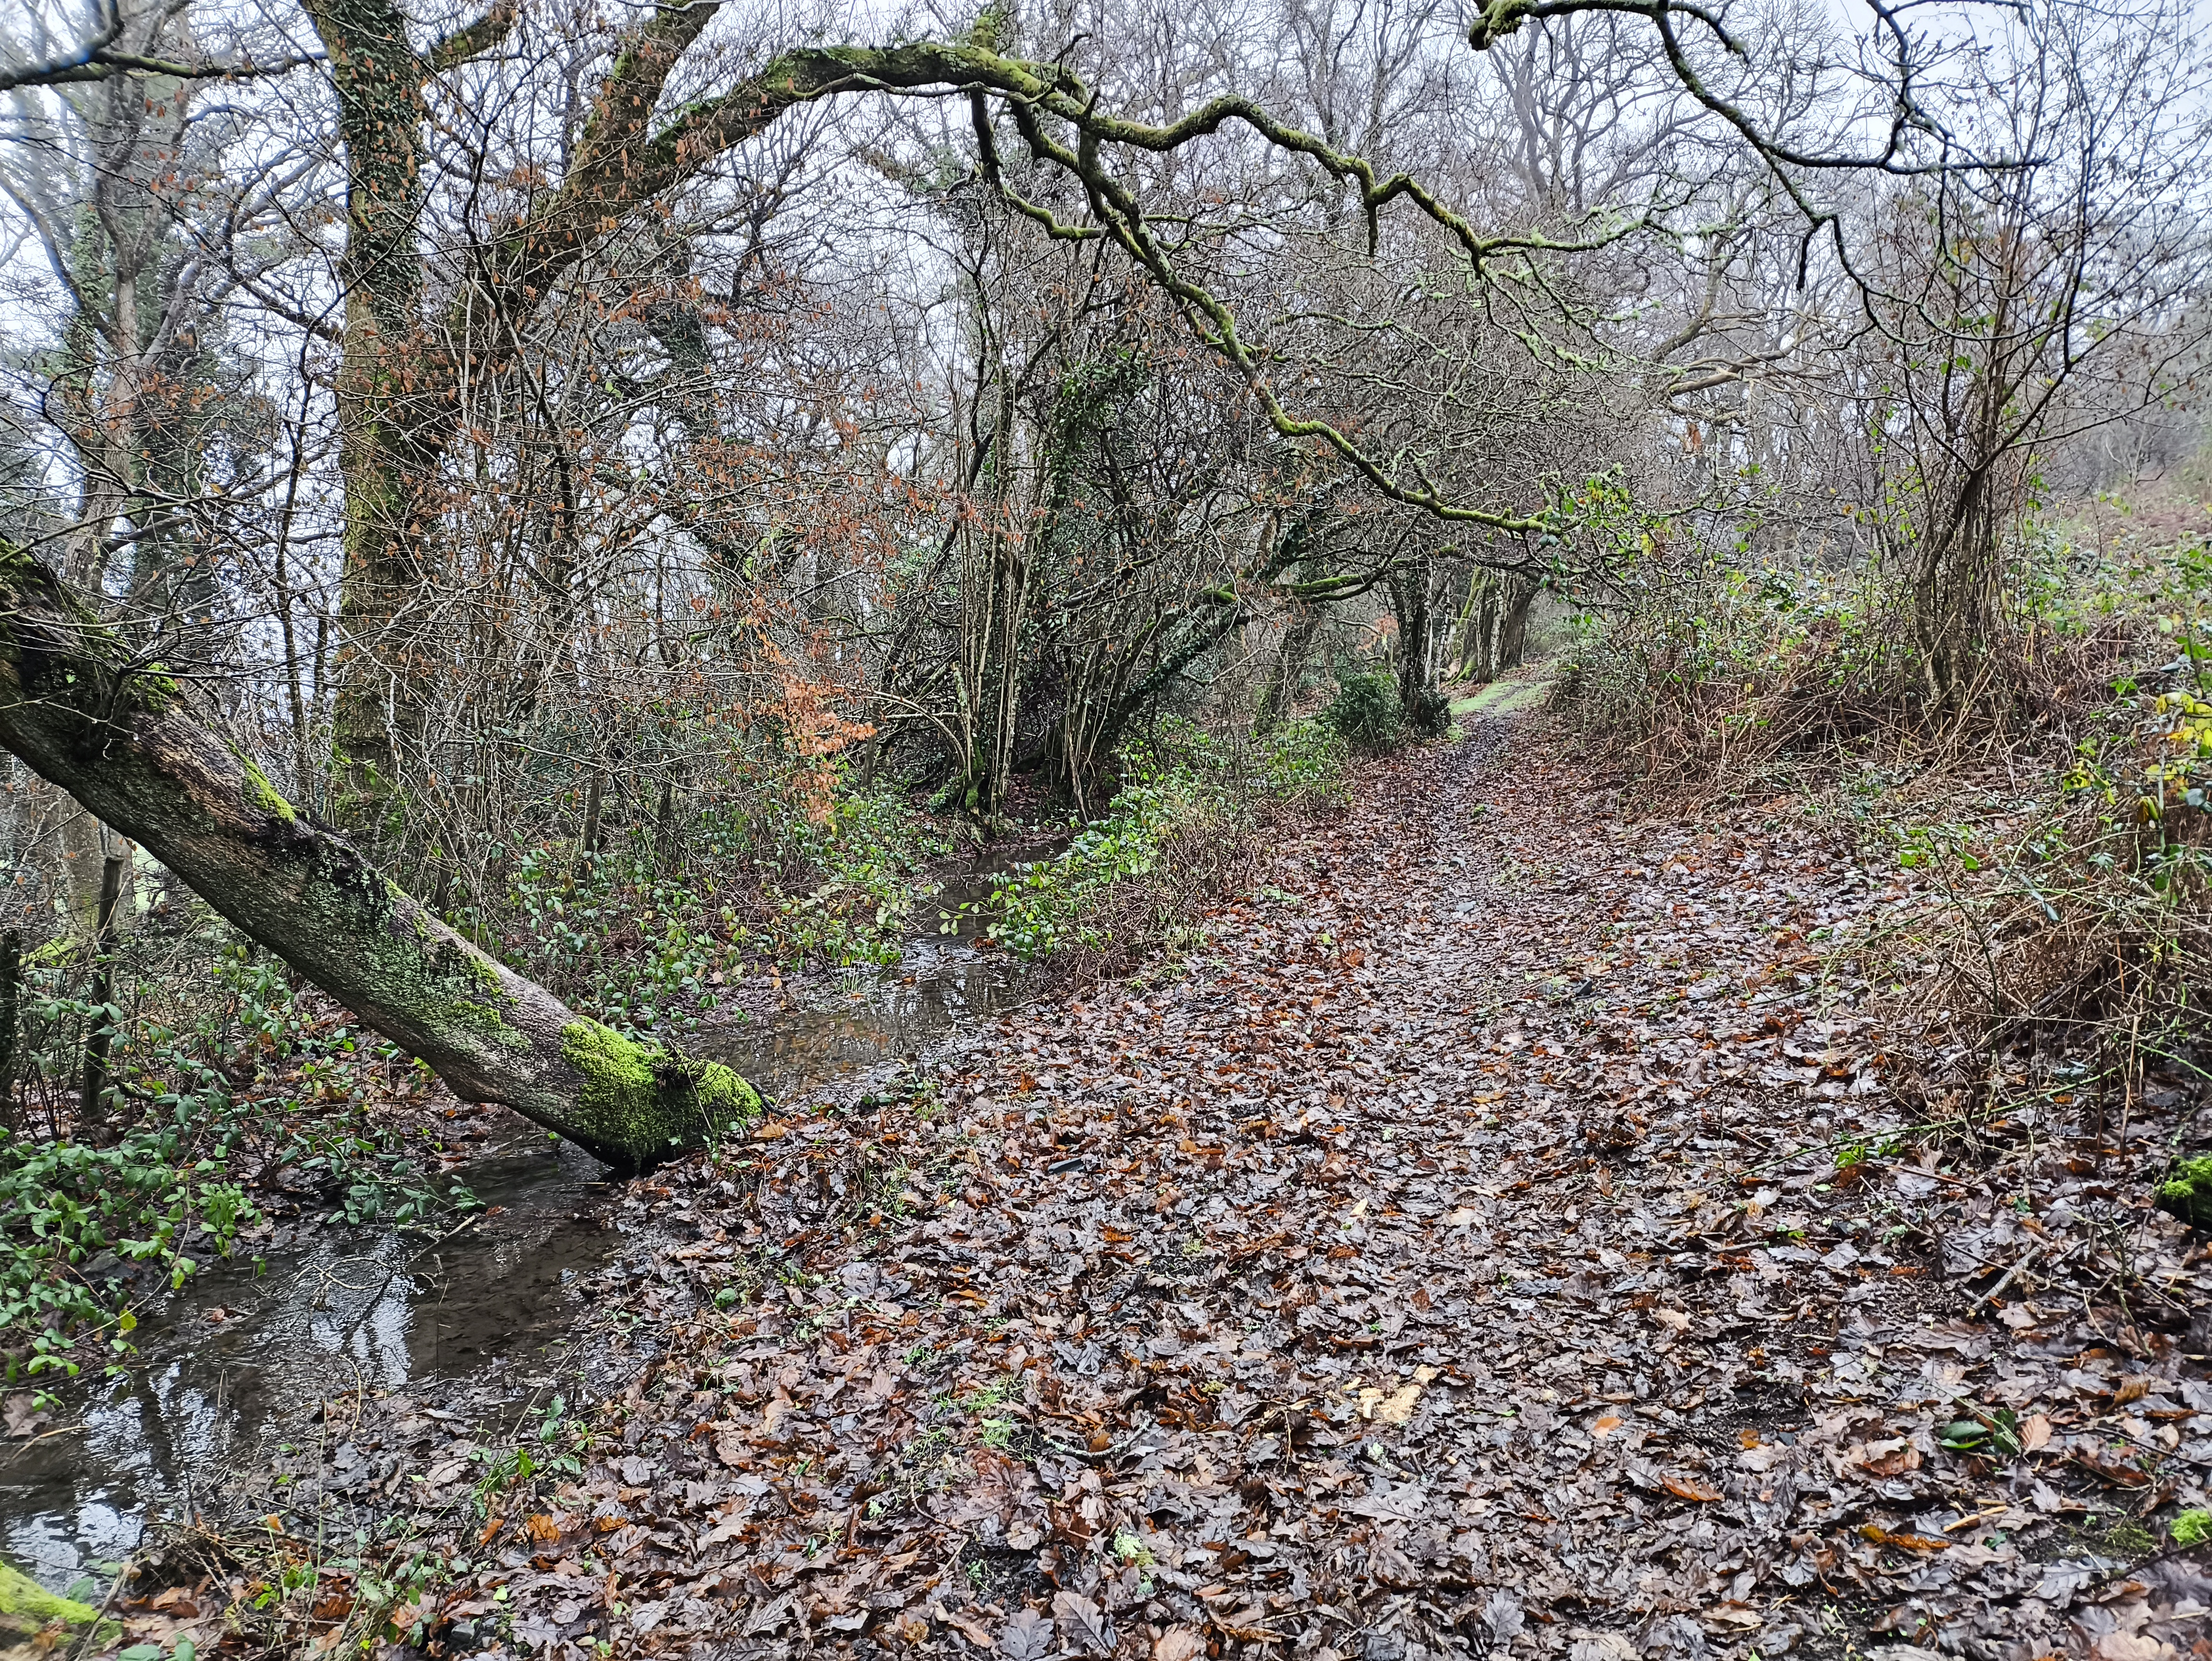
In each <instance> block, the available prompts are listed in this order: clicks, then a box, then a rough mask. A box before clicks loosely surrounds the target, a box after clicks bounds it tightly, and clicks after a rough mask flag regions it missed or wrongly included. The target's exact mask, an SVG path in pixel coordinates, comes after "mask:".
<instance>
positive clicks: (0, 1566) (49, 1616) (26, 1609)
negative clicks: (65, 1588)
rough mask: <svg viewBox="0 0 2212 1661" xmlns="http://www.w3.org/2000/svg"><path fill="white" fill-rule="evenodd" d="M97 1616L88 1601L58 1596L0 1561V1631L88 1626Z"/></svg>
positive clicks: (38, 1630) (34, 1630)
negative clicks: (57, 1626) (83, 1601)
mask: <svg viewBox="0 0 2212 1661" xmlns="http://www.w3.org/2000/svg"><path fill="white" fill-rule="evenodd" d="M99 1618H100V1611H99V1610H98V1609H94V1608H93V1606H92V1605H91V1604H89V1603H78V1602H77V1601H76V1599H75V1598H74V1597H57V1596H56V1595H55V1594H54V1593H52V1592H50V1591H47V1590H46V1588H45V1587H44V1586H42V1585H40V1584H39V1583H38V1582H37V1581H35V1580H33V1579H31V1577H30V1576H29V1575H27V1574H25V1573H23V1572H22V1571H21V1569H17V1568H13V1567H9V1565H8V1564H6V1563H0V1633H5V1632H14V1633H19V1634H31V1633H37V1632H44V1631H45V1630H46V1628H49V1627H52V1626H56V1625H59V1626H62V1627H88V1626H90V1625H91V1624H92V1623H93V1622H94V1621H97V1620H98V1619H99Z"/></svg>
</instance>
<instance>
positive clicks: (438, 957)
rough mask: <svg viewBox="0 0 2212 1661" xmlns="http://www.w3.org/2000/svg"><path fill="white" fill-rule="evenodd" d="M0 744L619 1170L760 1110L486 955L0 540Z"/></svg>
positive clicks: (454, 1066) (744, 1092) (478, 1080)
mask: <svg viewBox="0 0 2212 1661" xmlns="http://www.w3.org/2000/svg"><path fill="white" fill-rule="evenodd" d="M0 745H5V746H6V747H7V748H8V749H9V750H10V751H13V752H14V753H15V755H16V756H17V757H20V758H21V760H22V761H23V763H24V764H26V765H27V766H28V767H29V768H31V770H33V771H34V772H36V773H38V774H39V775H40V776H41V777H43V778H46V779H47V780H49V781H51V782H52V783H54V784H57V785H58V786H60V787H61V788H63V789H64V790H67V791H68V792H69V793H70V794H71V795H73V796H75V797H76V799H77V800H79V801H80V802H82V803H83V804H84V806H86V807H87V808H88V809H89V810H91V811H92V812H94V813H96V814H98V815H99V816H100V818H102V819H104V820H106V822H107V823H108V824H110V825H112V826H113V827H114V828H115V829H117V830H118V831H121V832H122V833H123V834H124V835H125V836H128V837H135V838H136V839H137V841H138V842H139V843H142V844H143V846H144V847H145V848H146V849H147V850H148V851H149V853H151V854H152V855H154V856H155V858H157V859H159V860H160V861H161V862H162V863H163V864H164V865H166V866H167V867H168V868H169V869H170V870H171V871H173V872H174V873H176V874H177V875H178V876H179V877H180V878H182V879H184V880H185V882H186V883H188V884H190V885H191V888H192V890H193V891H194V892H196V893H197V894H198V895H199V896H200V897H202V898H203V899H204V900H206V901H207V903H208V904H210V905H211V906H213V907H214V908H215V909H216V910H217V911H220V912H221V913H222V915H223V916H226V917H228V919H230V921H231V922H233V923H234V924H236V925H237V926H238V928H240V929H241V930H243V931H244V932H245V933H246V934H247V935H249V936H250V937H252V939H253V940H258V942H260V943H261V944H262V945H263V946H266V947H268V948H269V950H270V951H271V952H275V953H276V955H277V956H278V957H280V958H283V960H284V961H285V962H286V963H288V964H290V965H291V966H292V967H293V968H294V969H295V970H297V971H298V972H299V973H300V974H301V976H303V977H306V978H307V980H309V981H312V982H313V983H314V984H315V985H317V986H319V987H320V988H321V989H323V990H324V991H325V992H327V993H328V994H330V995H331V996H332V997H334V998H336V999H337V1001H339V1002H340V1003H343V1005H345V1007H347V1008H349V1009H350V1010H352V1011H353V1012H354V1013H355V1014H356V1015H358V1016H359V1017H360V1018H361V1019H362V1021H364V1022H365V1023H367V1024H368V1025H369V1026H371V1027H374V1029H375V1030H376V1031H379V1032H381V1033H382V1034H383V1035H384V1036H385V1037H387V1038H389V1039H391V1040H392V1042H393V1043H396V1044H398V1046H399V1047H400V1048H401V1049H403V1050H406V1051H407V1052H408V1053H409V1054H410V1055H413V1056H420V1057H421V1058H422V1060H423V1061H424V1062H428V1064H429V1065H430V1066H431V1068H434V1069H435V1071H436V1073H437V1074H438V1076H439V1077H440V1078H441V1079H443V1080H445V1081H446V1082H447V1085H448V1086H451V1087H452V1089H453V1093H454V1094H455V1095H457V1096H459V1097H460V1098H462V1099H463V1100H465V1101H471V1102H498V1103H501V1104H504V1105H506V1106H507V1107H511V1108H513V1110H515V1111H516V1112H518V1113H520V1114H521V1115H523V1116H525V1117H526V1118H528V1119H531V1120H533V1121H535V1122H536V1123H538V1124H541V1125H544V1127H545V1128H546V1129H549V1130H551V1131H554V1132H556V1134H558V1135H562V1136H564V1137H566V1138H567V1139H568V1141H572V1142H574V1143H575V1144H576V1145H577V1146H578V1147H581V1148H583V1149H585V1150H586V1152H588V1153H592V1154H593V1155H595V1156H596V1157H598V1158H599V1159H604V1160H605V1161H606V1162H607V1163H608V1164H610V1165H617V1166H620V1167H623V1168H624V1169H627V1170H638V1169H642V1168H644V1167H646V1166H648V1165H653V1164H655V1163H657V1162H659V1161H660V1160H662V1159H667V1158H669V1157H671V1155H674V1154H676V1153H683V1152H685V1151H688V1150H690V1149H691V1148H694V1147H700V1146H702V1144H703V1143H704V1142H706V1141H708V1138H709V1137H710V1136H711V1135H714V1134H716V1133H717V1132H718V1131H719V1130H720V1129H723V1128H725V1127H726V1126H729V1125H732V1124H736V1123H744V1122H745V1121H747V1120H750V1119H751V1118H753V1117H755V1116H757V1115H758V1113H759V1111H760V1098H759V1097H758V1096H757V1095H756V1094H755V1093H754V1092H753V1090H752V1087H751V1086H749V1085H748V1084H746V1083H745V1081H744V1080H743V1079H740V1078H739V1077H738V1075H737V1074H735V1073H733V1072H732V1071H731V1070H730V1069H729V1068H726V1067H723V1066H721V1065H720V1064H719V1063H716V1062H701V1061H696V1060H693V1059H691V1058H689V1057H686V1056H681V1055H677V1054H674V1053H671V1052H669V1051H665V1050H655V1049H652V1048H650V1047H648V1046H646V1045H643V1044H640V1043H636V1042H635V1041H634V1040H632V1039H629V1038H627V1037H623V1035H622V1034H620V1033H618V1032H617V1031H614V1030H613V1029H611V1027H607V1026H605V1025H601V1024H599V1022H597V1021H594V1020H590V1019H585V1018H584V1017H581V1016H579V1015H578V1014H577V1013H575V1012H574V1011H573V1010H571V1009H569V1008H568V1007H567V1006H566V1005H565V1004H563V1003H562V1001H560V1000H559V999H558V998H556V997H555V996H554V995H552V994H551V993H550V992H549V991H547V990H546V989H544V987H542V986H539V985H538V983H536V982H534V981H530V980H526V979H525V978H524V977H521V976H520V975H517V974H515V973H514V972H513V970H509V969H507V968H505V967H504V966H502V965H501V964H497V963H495V962H494V961H493V960H492V959H491V958H488V957H486V956H485V955H484V954H483V952H479V951H477V949H476V947H474V946H471V945H470V944H469V943H468V942H467V941H466V940H463V939H461V937H460V936H459V935H458V934H454V933H453V930H452V929H450V928H447V927H446V925H445V924H444V923H443V922H441V921H439V919H438V918H437V917H436V916H434V915H432V913H431V912H430V911H429V910H428V909H427V908H425V907H424V906H422V904H419V903H417V902H416V900H414V899H412V898H410V897H409V896H408V895H407V894H406V893H405V892H404V891H402V890H401V889H400V888H399V887H398V885H396V884H394V883H392V881H390V880H389V879H386V877H385V876H384V874H383V873H381V872H380V871H379V870H377V869H376V867H374V866H373V865H371V864H370V863H369V862H368V860H367V859H365V858H364V857H363V856H362V855H361V854H360V853H359V852H358V851H357V850H356V849H355V848H354V847H353V845H352V844H351V843H348V842H347V841H346V840H345V839H344V838H343V837H340V836H337V835H336V834H335V833H333V832H331V831H327V830H325V829H323V828H322V827H320V826H319V825H316V824H311V823H310V822H309V821H308V820H307V819H306V818H303V817H302V816H301V814H300V813H298V812H295V810H294V808H293V807H292V806H291V805H290V804H289V802H287V801H286V800H284V799H283V796H282V795H280V794H278V793H277V791H276V788H275V787H274V786H272V785H271V784H270V782H269V780H268V778H267V777H266V776H264V774H263V773H262V771H261V770H260V769H259V768H258V767H256V766H255V765H254V764H252V762H251V761H249V760H247V759H246V757H243V756H241V755H240V754H239V752H238V751H236V750H235V749H234V747H233V746H232V745H230V744H228V742H227V741H225V740H224V739H222V738H221V737H219V736H218V735H217V734H216V733H214V732H212V731H210V729H209V728H208V727H205V726H204V725H202V724H201V723H200V722H199V721H196V720H195V719H193V717H192V715H191V711H190V709H188V707H187V705H186V702H185V694H184V693H183V691H182V690H181V689H180V688H179V686H178V685H177V684H175V683H174V682H173V681H172V680H171V679H170V678H168V677H167V675H166V674H164V673H162V672H161V666H160V665H158V664H149V663H147V662H145V661H144V660H143V659H141V658H139V657H137V656H135V655H134V654H132V653H131V649H130V648H129V646H128V644H127V642H125V641H124V640H123V639H122V638H121V637H120V636H118V635H117V634H116V633H114V632H113V631H112V630H109V629H107V628H106V627H105V626H103V625H102V624H100V622H99V621H98V620H97V619H96V618H94V617H93V616H91V614H90V613H88V611H86V610H85V609H84V607H83V606H82V605H80V604H79V603H78V602H77V601H76V599H75V598H74V597H73V596H72V595H71V594H70V592H69V591H68V590H67V589H66V588H65V587H64V586H63V585H62V583H61V582H60V581H59V580H58V578H57V577H56V576H55V575H54V574H53V573H52V571H51V570H49V569H47V568H46V566H45V565H43V564H42V563H40V562H39V561H38V560H36V559H34V558H33V557H31V556H30V555H28V554H27V553H24V552H23V551H21V550H20V549H18V548H16V547H15V546H13V545H9V544H7V543H5V542H0Z"/></svg>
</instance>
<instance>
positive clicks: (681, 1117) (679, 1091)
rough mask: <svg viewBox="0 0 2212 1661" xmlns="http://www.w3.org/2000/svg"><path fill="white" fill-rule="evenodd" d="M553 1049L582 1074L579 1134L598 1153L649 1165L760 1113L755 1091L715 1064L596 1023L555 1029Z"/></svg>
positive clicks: (757, 1095) (578, 1096) (578, 1023)
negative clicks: (557, 1040) (557, 1045)
mask: <svg viewBox="0 0 2212 1661" xmlns="http://www.w3.org/2000/svg"><path fill="white" fill-rule="evenodd" d="M561 1054H562V1058H563V1059H564V1060H566V1061H567V1062H568V1065H569V1066H571V1067H573V1068H575V1069H576V1071H577V1072H578V1073H580V1074H582V1075H583V1084H582V1087H581V1088H580V1090H579V1091H578V1092H577V1100H576V1108H577V1111H576V1129H577V1132H578V1136H579V1140H580V1141H585V1142H586V1143H587V1144H588V1145H589V1146H590V1147H592V1151H593V1152H595V1153H599V1155H600V1156H601V1157H602V1158H607V1159H617V1160H618V1161H620V1162H623V1163H626V1164H629V1165H652V1164H653V1163H655V1162H656V1161H658V1160H660V1159H667V1158H669V1157H670V1156H671V1155H672V1154H677V1153H689V1152H690V1150H691V1149H693V1148H696V1147H704V1146H706V1145H707V1143H708V1142H709V1141H713V1140H714V1139H715V1138H716V1137H718V1136H720V1135H726V1134H727V1133H728V1132H729V1131H731V1130H732V1129H738V1128H740V1127H742V1126H744V1125H746V1124H749V1123H751V1122H752V1121H753V1120H755V1119H757V1118H758V1117H759V1116H760V1113H761V1098H760V1094H759V1092H757V1091H756V1090H755V1089H754V1088H753V1087H752V1086H750V1084H747V1083H746V1082H745V1081H744V1080H743V1079H742V1078H740V1077H738V1074H736V1073H735V1072H733V1071H732V1070H731V1069H730V1068H726V1067H725V1066H723V1065H722V1064H721V1063H720V1062H702V1061H694V1060H692V1059H690V1058H689V1057H687V1056H676V1055H671V1054H670V1053H669V1052H668V1051H666V1050H655V1049H653V1048H652V1047H651V1046H650V1045H647V1044H642V1043H639V1042H638V1041H637V1040H636V1039H635V1038H629V1037H624V1036H623V1034H621V1033H619V1032H617V1031H615V1030H614V1028H612V1027H611V1026H608V1025H604V1024H603V1023H601V1022H599V1021H590V1020H580V1021H571V1022H569V1023H568V1025H566V1026H564V1027H562V1029H561Z"/></svg>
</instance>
